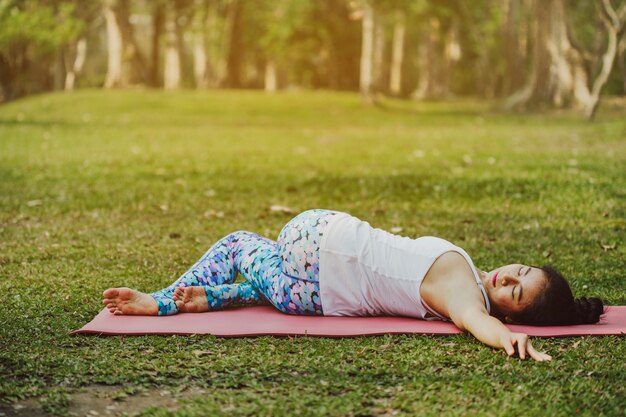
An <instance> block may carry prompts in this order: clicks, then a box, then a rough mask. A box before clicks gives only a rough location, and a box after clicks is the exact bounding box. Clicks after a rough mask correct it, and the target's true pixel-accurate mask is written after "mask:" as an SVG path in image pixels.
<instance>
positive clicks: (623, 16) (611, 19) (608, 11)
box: [585, 0, 626, 120]
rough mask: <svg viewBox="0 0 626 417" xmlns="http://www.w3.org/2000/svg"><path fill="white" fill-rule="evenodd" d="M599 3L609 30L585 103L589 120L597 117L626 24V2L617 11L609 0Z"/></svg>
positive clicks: (601, 0)
mask: <svg viewBox="0 0 626 417" xmlns="http://www.w3.org/2000/svg"><path fill="white" fill-rule="evenodd" d="M598 3H599V6H600V13H601V16H602V22H603V23H604V26H605V28H606V31H607V35H608V42H607V47H606V51H605V52H604V54H603V55H602V67H601V69H600V73H599V74H598V76H597V77H596V79H595V80H594V82H593V86H592V88H591V97H590V99H589V101H588V102H587V103H585V116H587V119H589V120H592V119H593V118H594V117H595V114H596V111H597V110H598V105H599V104H600V93H601V92H602V88H604V85H605V84H606V82H607V81H608V79H609V75H611V71H612V70H613V64H614V63H615V57H616V55H617V43H618V41H619V39H620V38H621V36H622V35H623V33H624V29H625V26H626V4H624V5H622V7H621V8H620V9H619V10H618V11H615V9H613V6H612V5H611V2H610V1H609V0H599V1H598Z"/></svg>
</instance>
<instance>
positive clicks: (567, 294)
mask: <svg viewBox="0 0 626 417" xmlns="http://www.w3.org/2000/svg"><path fill="white" fill-rule="evenodd" d="M540 269H541V270H542V271H543V272H544V274H545V277H546V286H545V288H544V289H543V291H542V292H541V293H540V294H539V295H538V296H537V298H536V299H535V301H533V303H532V304H531V305H529V306H528V307H526V309H524V311H522V312H521V313H517V314H515V315H512V316H511V318H512V319H513V320H514V321H516V322H518V323H522V324H530V325H533V326H562V325H569V324H592V323H597V322H598V321H599V320H600V316H601V315H602V314H603V313H604V304H603V302H602V300H601V299H599V298H595V297H594V298H586V297H581V298H577V299H574V296H573V295H572V290H571V289H570V287H569V284H568V283H567V281H566V280H565V278H564V277H563V275H561V273H560V272H559V271H557V270H556V269H555V268H553V267H552V266H549V265H548V266H543V267H541V268H540Z"/></svg>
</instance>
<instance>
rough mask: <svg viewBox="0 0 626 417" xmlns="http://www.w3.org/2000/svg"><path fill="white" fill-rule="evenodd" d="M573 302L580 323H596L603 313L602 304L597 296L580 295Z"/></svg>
mask: <svg viewBox="0 0 626 417" xmlns="http://www.w3.org/2000/svg"><path fill="white" fill-rule="evenodd" d="M574 304H575V306H576V313H577V316H578V322H579V323H580V324H593V323H597V322H598V321H599V320H600V316H601V315H602V313H604V304H603V303H602V300H601V299H599V298H595V297H594V298H587V297H580V298H577V299H576V300H574Z"/></svg>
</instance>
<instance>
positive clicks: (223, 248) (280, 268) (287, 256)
mask: <svg viewBox="0 0 626 417" xmlns="http://www.w3.org/2000/svg"><path fill="white" fill-rule="evenodd" d="M335 214H337V213H336V212H334V211H329V210H319V209H316V210H308V211H305V212H303V213H301V214H299V215H297V216H296V217H295V218H293V219H292V220H291V221H290V222H289V223H287V224H286V225H285V227H283V230H282V231H281V232H280V234H279V235H278V240H277V241H276V242H274V241H272V240H270V239H266V238H264V237H261V236H259V235H256V234H254V233H250V232H243V231H240V232H234V233H231V234H229V235H228V236H226V237H224V238H222V239H220V240H219V241H218V242H217V243H216V244H215V245H213V246H212V247H211V249H209V250H208V251H207V252H206V253H205V254H204V255H203V256H202V258H200V260H199V261H198V262H197V263H196V264H195V265H194V266H192V267H191V268H190V269H189V270H188V271H187V272H185V273H184V274H183V275H182V276H181V277H180V278H178V279H177V280H176V281H175V282H174V283H173V284H172V285H170V286H169V287H167V288H163V289H162V290H160V291H157V292H155V293H152V294H150V295H151V296H152V297H153V298H154V299H155V300H156V301H157V303H158V305H159V315H171V314H176V313H178V309H177V307H176V304H175V303H174V300H173V299H172V295H173V294H174V290H175V289H176V288H177V287H189V286H202V287H204V290H205V292H206V297H207V300H208V302H209V310H219V309H222V308H224V307H227V306H230V305H242V304H266V303H267V301H269V302H270V303H271V304H272V305H274V307H276V308H277V309H279V310H280V311H282V312H283V313H287V314H297V315H322V314H323V312H322V303H321V301H320V287H319V280H318V276H319V247H320V241H321V238H322V235H323V234H324V229H325V227H326V225H327V224H328V221H329V220H330V218H331V217H332V216H334V215H335ZM237 273H240V274H241V275H242V276H243V277H244V278H245V279H246V281H245V282H242V283H237V284H236V283H235V279H236V278H237Z"/></svg>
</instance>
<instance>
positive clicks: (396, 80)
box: [389, 11, 406, 96]
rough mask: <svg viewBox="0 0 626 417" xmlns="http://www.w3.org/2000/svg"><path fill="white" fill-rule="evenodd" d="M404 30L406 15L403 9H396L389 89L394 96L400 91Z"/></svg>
mask: <svg viewBox="0 0 626 417" xmlns="http://www.w3.org/2000/svg"><path fill="white" fill-rule="evenodd" d="M405 31H406V17H405V14H404V12H403V11H398V15H397V17H396V21H395V23H394V27H393V43H392V44H393V47H392V53H391V70H390V73H391V74H390V79H389V91H391V94H393V95H394V96H399V95H400V94H401V92H402V63H403V61H404V34H405Z"/></svg>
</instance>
